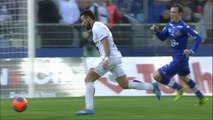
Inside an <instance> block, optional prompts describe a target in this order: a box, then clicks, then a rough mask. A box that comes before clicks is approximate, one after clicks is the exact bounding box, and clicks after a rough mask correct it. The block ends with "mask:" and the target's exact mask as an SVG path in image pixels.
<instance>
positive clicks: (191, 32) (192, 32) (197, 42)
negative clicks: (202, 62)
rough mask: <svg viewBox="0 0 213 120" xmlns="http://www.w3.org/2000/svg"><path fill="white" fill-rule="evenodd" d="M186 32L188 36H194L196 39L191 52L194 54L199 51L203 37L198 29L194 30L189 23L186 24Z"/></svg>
mask: <svg viewBox="0 0 213 120" xmlns="http://www.w3.org/2000/svg"><path fill="white" fill-rule="evenodd" d="M185 32H186V34H187V35H188V36H190V37H192V38H194V40H195V41H194V43H193V45H192V46H191V48H190V50H191V52H192V53H193V54H194V53H195V52H196V51H197V49H198V47H199V45H200V43H201V41H202V38H201V36H200V35H199V34H198V32H197V31H196V30H193V29H192V28H191V27H190V26H189V25H187V26H186V29H185Z"/></svg>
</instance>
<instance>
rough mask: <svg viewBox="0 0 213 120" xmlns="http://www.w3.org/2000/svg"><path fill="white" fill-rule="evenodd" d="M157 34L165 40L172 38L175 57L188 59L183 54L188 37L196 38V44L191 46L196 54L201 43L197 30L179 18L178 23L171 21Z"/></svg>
mask: <svg viewBox="0 0 213 120" xmlns="http://www.w3.org/2000/svg"><path fill="white" fill-rule="evenodd" d="M156 36H157V37H158V38H159V39H160V40H161V41H164V40H166V39H167V38H169V39H170V43H171V47H172V56H173V59H177V60H183V59H186V60H187V56H185V55H183V50H184V49H187V43H188V38H189V37H193V38H194V39H195V42H194V44H193V45H192V46H191V48H189V49H190V50H191V52H192V53H193V54H194V52H196V50H197V49H198V47H199V44H200V43H201V40H202V39H201V37H200V35H199V34H198V33H197V31H195V30H193V29H192V28H191V27H190V26H189V25H187V24H186V23H185V22H184V21H183V20H179V21H178V22H177V23H174V22H169V23H167V24H166V26H165V27H164V28H163V30H162V31H161V32H157V33H156Z"/></svg>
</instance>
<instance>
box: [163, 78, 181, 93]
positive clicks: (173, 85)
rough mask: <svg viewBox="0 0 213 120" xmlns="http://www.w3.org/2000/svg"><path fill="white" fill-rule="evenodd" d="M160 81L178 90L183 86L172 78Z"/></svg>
mask: <svg viewBox="0 0 213 120" xmlns="http://www.w3.org/2000/svg"><path fill="white" fill-rule="evenodd" d="M160 83H162V84H164V85H166V86H168V87H171V88H173V89H177V90H179V89H181V88H182V86H181V85H179V84H178V83H176V82H175V81H173V80H171V79H166V78H162V79H161V81H160Z"/></svg>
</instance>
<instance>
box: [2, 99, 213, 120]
mask: <svg viewBox="0 0 213 120" xmlns="http://www.w3.org/2000/svg"><path fill="white" fill-rule="evenodd" d="M173 98H174V96H170V97H168V96H163V97H162V99H161V100H160V101H158V100H157V99H156V98H155V97H154V96H152V97H96V98H95V114H94V115H90V116H77V115H75V114H74V113H75V112H76V111H78V110H80V108H82V107H83V106H84V98H83V97H73V98H34V99H28V102H29V107H28V108H27V110H26V111H25V112H22V113H17V112H15V111H14V110H13V109H12V106H11V102H12V100H11V99H1V100H0V102H1V104H0V105H1V106H0V120H212V96H211V97H208V98H209V101H208V103H207V104H205V105H203V106H199V107H195V106H193V103H194V102H196V101H197V98H196V97H195V96H184V97H183V98H182V99H181V100H180V101H178V102H174V101H173Z"/></svg>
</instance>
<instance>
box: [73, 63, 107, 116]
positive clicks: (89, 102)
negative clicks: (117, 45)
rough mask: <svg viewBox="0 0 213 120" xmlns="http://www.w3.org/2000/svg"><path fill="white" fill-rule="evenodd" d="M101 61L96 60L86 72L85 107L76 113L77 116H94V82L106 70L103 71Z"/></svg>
mask: <svg viewBox="0 0 213 120" xmlns="http://www.w3.org/2000/svg"><path fill="white" fill-rule="evenodd" d="M103 62H104V61H103V60H102V59H98V60H97V61H96V62H95V64H94V65H93V66H92V68H91V69H90V70H89V71H88V73H87V76H86V78H85V85H86V93H85V103H86V107H85V108H84V109H83V110H81V111H79V112H76V114H77V115H92V114H94V105H93V104H94V92H95V88H94V81H95V80H97V79H99V78H100V77H101V76H103V75H104V74H105V73H106V72H108V70H104V69H103Z"/></svg>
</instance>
